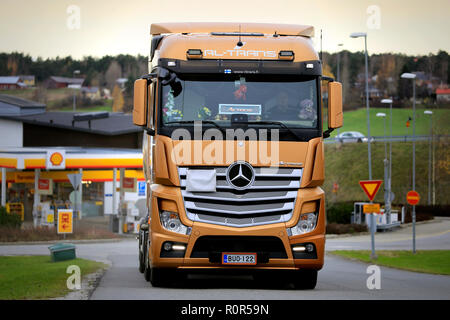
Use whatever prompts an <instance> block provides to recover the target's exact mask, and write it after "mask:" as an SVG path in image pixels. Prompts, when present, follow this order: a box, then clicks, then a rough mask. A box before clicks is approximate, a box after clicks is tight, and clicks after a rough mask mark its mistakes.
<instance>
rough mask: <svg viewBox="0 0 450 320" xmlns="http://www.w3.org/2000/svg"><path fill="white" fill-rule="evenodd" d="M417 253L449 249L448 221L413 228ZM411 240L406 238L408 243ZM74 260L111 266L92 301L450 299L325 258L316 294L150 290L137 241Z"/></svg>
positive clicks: (269, 289) (397, 239)
mask: <svg viewBox="0 0 450 320" xmlns="http://www.w3.org/2000/svg"><path fill="white" fill-rule="evenodd" d="M409 232H410V227H406V228H402V229H401V230H399V231H396V232H388V233H381V234H380V233H378V234H377V235H376V244H377V249H378V250H380V249H405V250H409V249H410V247H411V241H410V234H409ZM417 234H418V237H417V248H418V249H419V250H420V249H450V220H445V219H444V220H438V221H436V222H433V223H427V224H420V225H418V226H417ZM408 237H409V238H408ZM76 246H77V256H79V257H82V258H88V259H94V260H99V261H109V262H111V263H112V265H111V267H110V269H109V270H108V271H107V272H106V273H105V275H104V276H103V278H102V279H101V281H100V284H99V286H98V287H97V289H96V290H95V292H94V293H93V295H92V297H91V299H186V300H196V299H213V300H214V299H225V300H240V299H249V300H252V299H254V300H264V299H282V300H286V299H408V300H409V299H446V300H448V299H450V290H449V288H450V276H440V275H428V274H422V273H415V272H408V271H400V270H395V269H390V268H385V267H380V269H381V289H380V290H376V289H375V290H369V289H368V288H367V286H366V281H367V278H368V277H369V274H367V273H366V271H367V267H368V266H369V264H366V263H361V262H356V261H349V260H345V259H342V258H338V257H335V256H333V255H331V254H329V253H328V254H327V255H326V257H325V266H324V268H323V269H322V270H321V271H320V272H319V279H318V284H317V287H316V289H315V290H307V291H299V290H295V289H293V288H292V287H291V286H290V285H289V284H288V283H283V282H281V281H277V282H275V283H273V282H272V283H268V282H267V283H261V282H259V283H258V282H256V281H253V279H252V277H251V276H244V275H241V276H238V275H190V276H189V277H188V279H187V280H184V281H183V282H178V283H175V284H174V286H172V287H170V288H153V287H152V286H151V284H150V283H149V282H146V281H145V280H144V278H143V276H142V274H141V273H139V271H138V269H137V265H138V264H137V240H134V239H124V240H122V241H120V242H109V243H89V244H85V243H83V244H77V245H76ZM326 249H327V251H332V250H338V249H370V236H368V235H364V236H357V237H345V238H336V239H328V240H327V243H326ZM17 254H49V251H48V245H2V246H0V255H17Z"/></svg>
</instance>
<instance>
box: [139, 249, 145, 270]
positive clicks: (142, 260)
mask: <svg viewBox="0 0 450 320" xmlns="http://www.w3.org/2000/svg"><path fill="white" fill-rule="evenodd" d="M144 271H145V263H144V258H143V257H142V252H140V251H139V272H140V273H144Z"/></svg>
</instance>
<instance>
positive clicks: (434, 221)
mask: <svg viewBox="0 0 450 320" xmlns="http://www.w3.org/2000/svg"><path fill="white" fill-rule="evenodd" d="M442 220H445V219H439V218H437V219H436V218H434V219H431V220H425V221H418V222H416V226H417V225H421V224H428V223H440V222H441V221H442ZM411 226H412V222H409V223H404V224H400V226H399V228H408V227H411ZM392 231H394V230H392ZM366 235H370V232H358V233H343V234H327V235H326V239H335V238H348V237H356V236H366Z"/></svg>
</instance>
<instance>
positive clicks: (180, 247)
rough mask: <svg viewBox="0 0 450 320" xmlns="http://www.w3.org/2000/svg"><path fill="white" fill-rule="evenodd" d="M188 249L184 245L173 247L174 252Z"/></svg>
mask: <svg viewBox="0 0 450 320" xmlns="http://www.w3.org/2000/svg"><path fill="white" fill-rule="evenodd" d="M185 249H186V246H184V245H182V244H174V245H173V246H172V250H181V251H183V250H185Z"/></svg>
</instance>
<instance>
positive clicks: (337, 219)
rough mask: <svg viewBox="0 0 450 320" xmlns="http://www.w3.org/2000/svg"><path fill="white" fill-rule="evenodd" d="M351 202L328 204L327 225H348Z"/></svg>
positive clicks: (351, 208)
mask: <svg viewBox="0 0 450 320" xmlns="http://www.w3.org/2000/svg"><path fill="white" fill-rule="evenodd" d="M352 211H353V202H337V203H330V204H329V207H328V208H327V222H328V223H350V220H351V216H352Z"/></svg>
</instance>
